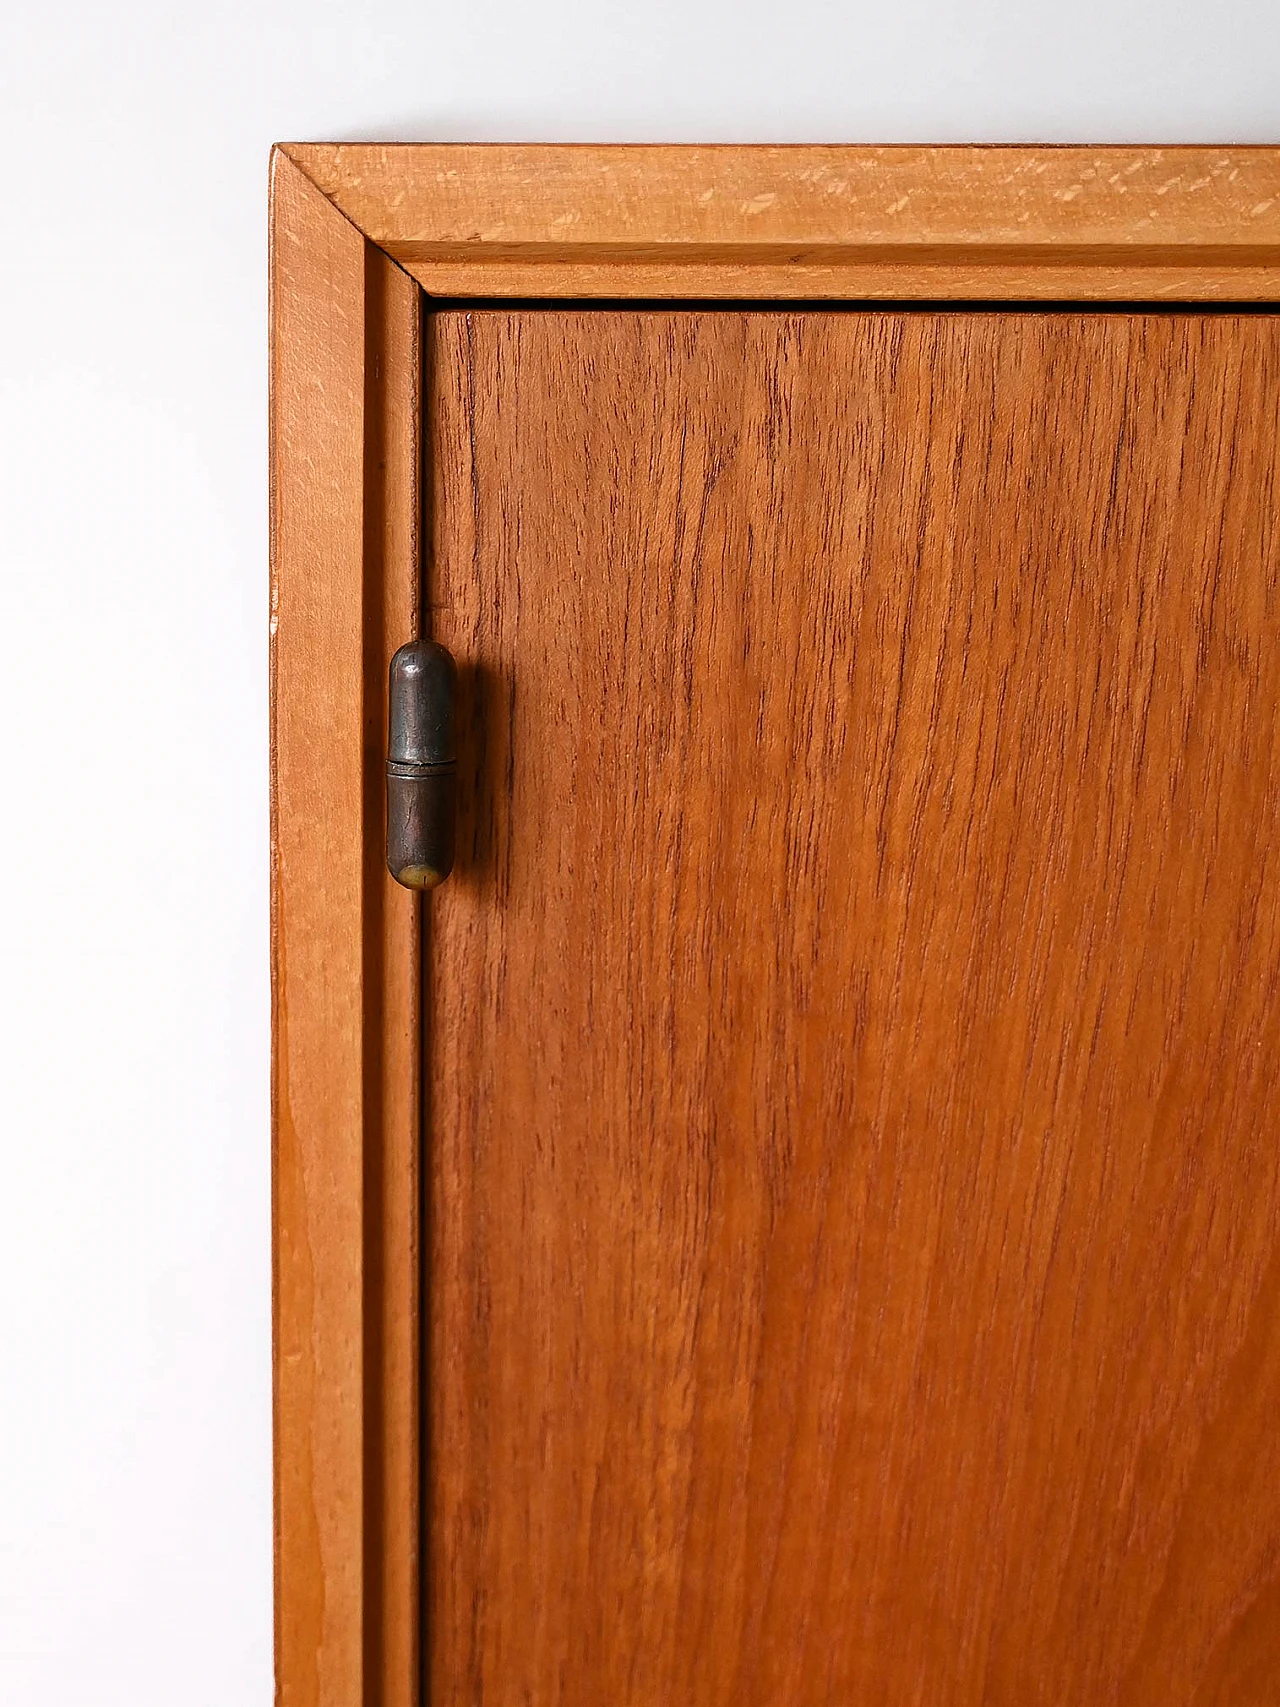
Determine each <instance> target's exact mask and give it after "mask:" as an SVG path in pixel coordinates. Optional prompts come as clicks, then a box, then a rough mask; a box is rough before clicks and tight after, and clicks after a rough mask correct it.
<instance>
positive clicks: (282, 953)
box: [271, 144, 1280, 1707]
mask: <svg viewBox="0 0 1280 1707" xmlns="http://www.w3.org/2000/svg"><path fill="white" fill-rule="evenodd" d="M271 182H272V192H271V193H272V204H271V205H272V215H271V257H272V274H271V382H272V396H271V445H272V477H271V559H272V593H271V633H272V694H271V707H272V745H271V765H272V980H273V982H272V989H273V1036H274V1056H273V1063H274V1064H273V1079H272V1086H273V1182H274V1293H275V1310H274V1327H275V1347H274V1368H275V1462H276V1650H277V1651H276V1671H277V1698H278V1700H280V1701H281V1702H283V1703H287V1704H288V1707H414V1704H415V1703H417V1702H418V1697H419V1684H418V1679H419V1669H420V1667H419V1653H418V1630H419V1615H418V1607H419V1591H418V1571H419V1522H418V1394H419V1390H420V1380H419V1367H418V1362H419V1354H418V1317H419V1310H418V1287H419V1281H418V1273H419V1257H418V1213H417V1212H418V1201H419V1190H418V1179H417V1147H418V1123H419V1085H418V1076H419V1046H418V1026H419V1014H420V1005H419V988H418V983H419V931H418V919H417V911H416V902H415V899H414V898H413V897H412V896H410V895H409V894H408V892H406V891H403V890H400V889H397V888H396V887H395V885H394V884H392V883H391V881H390V879H389V878H388V877H387V876H386V874H385V871H384V869H383V817H382V813H383V808H382V760H383V728H384V719H385V683H386V669H387V662H388V660H389V658H390V654H391V652H392V651H393V650H394V649H395V647H396V646H397V645H399V644H400V643H401V642H402V641H403V640H405V639H407V638H409V637H410V635H412V634H413V633H414V632H415V631H416V627H417V623H418V620H419V610H418V560H419V520H418V516H419V486H420V464H421V459H422V440H421V427H420V420H419V416H420V383H421V381H420V375H421V331H420V316H421V302H422V298H421V294H420V292H419V289H418V286H419V285H421V286H422V287H423V289H424V290H426V291H427V292H429V293H432V294H435V295H438V296H450V297H507V298H512V297H516V298H524V297H534V298H575V297H578V298H582V297H589V298H597V299H599V298H619V299H623V298H631V299H636V298H722V299H731V298H739V299H743V298H754V299H757V300H759V299H777V300H785V299H793V300H828V301H830V300H833V299H835V300H876V299H879V300H896V301H910V300H916V301H920V300H935V301H943V300H955V301H964V300H969V301H972V300H985V301H1017V300H1021V301H1054V300H1059V301H1062V300H1072V301H1087V300H1096V301H1100V302H1101V301H1121V302H1147V303H1151V302H1158V301H1178V302H1202V303H1212V302H1224V301H1235V302H1272V301H1275V300H1277V299H1280V149H1278V148H1200V147H1193V148H1165V149H1151V148H1031V147H1027V148H1007V147H991V148H979V147H959V148H956V147H952V148H857V147H808V146H805V147H789V148H772V147H771V148H758V147H717V148H705V147H685V148H654V147H507V146H496V145H495V146H471V145H467V146H444V145H435V144H431V145H395V146H384V145H365V144H361V145H320V144H308V145H305V146H286V147H281V148H278V149H276V150H275V152H274V154H273V157H272V181H271ZM415 281H416V282H415Z"/></svg>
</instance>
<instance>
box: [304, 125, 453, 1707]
mask: <svg viewBox="0 0 1280 1707" xmlns="http://www.w3.org/2000/svg"><path fill="white" fill-rule="evenodd" d="M271 303H272V333H271V379H272V397H271V442H272V492H271V515H272V609H271V631H272V754H271V758H272V990H273V1044H274V1053H273V1087H272V1088H273V1117H274V1143H273V1184H274V1288H275V1311H274V1316H275V1347H274V1377H275V1435H276V1450H275V1459H276V1642H277V1695H278V1698H279V1699H280V1700H281V1701H282V1702H285V1703H288V1704H289V1707H294V1704H297V1707H352V1704H353V1703H357V1702H362V1701H374V1700H376V1701H378V1702H380V1703H381V1702H386V1703H388V1704H392V1707H402V1704H409V1703H412V1702H413V1701H414V1700H415V1699H416V1669H417V1667H416V1629H417V1618H416V1592H417V1591H416V1568H417V1560H416V1530H417V1524H416V1497H417V1496H416V1485H417V1477H416V1414H415V1413H416V1399H415V1391H416V1349H415V1336H416V1326H415V1324H416V1311H417V1302H416V1301H417V1292H416V1227H415V1214H416V1212H415V1209H414V1205H415V1202H416V1186H415V1183H414V1177H415V1167H416V1162H415V1156H416V1119H417V1076H418V1072H417V1062H418V1021H417V977H416V965H417V946H416V912H415V908H414V904H413V901H412V899H411V898H410V897H409V896H408V895H407V894H404V893H402V892H400V891H398V890H396V889H395V888H394V886H393V885H392V884H391V883H390V880H389V879H388V878H387V876H386V873H385V871H384V869H383V864H382V854H381V848H382V829H383V819H382V804H381V787H382V784H381V762H382V751H383V740H384V737H383V735H382V732H381V728H382V723H383V720H384V718H385V685H384V684H385V680H386V665H387V659H388V656H389V653H390V650H391V649H393V648H394V646H395V645H396V644H398V643H399V642H400V641H401V640H403V639H404V638H406V637H407V635H408V634H409V633H410V632H411V631H412V626H413V622H414V618H415V611H416V600H417V594H416V583H417V565H416V557H417V536H416V530H417V523H416V497H417V480H418V476H417V467H418V449H417V425H416V407H417V397H418V378H417V375H418V371H419V348H418V291H417V287H416V286H414V285H413V284H412V283H411V281H409V280H408V279H406V278H405V277H404V276H403V274H401V273H400V272H399V270H398V269H397V268H395V267H394V265H393V263H391V262H389V261H388V260H387V259H386V258H385V257H384V256H382V255H381V254H380V253H379V252H378V251H377V250H376V249H374V248H373V246H372V245H370V244H368V243H366V241H365V240H364V238H362V237H361V235H360V233H359V232H358V231H356V230H355V228H354V227H353V226H352V225H351V224H350V223H349V222H348V221H347V220H345V219H344V218H343V217H342V216H341V215H340V214H338V213H337V211H336V210H335V209H334V208H333V207H332V206H331V205H330V204H329V203H328V202H327V201H326V200H325V199H324V197H323V196H321V195H320V194H319V192H318V191H317V190H316V189H315V188H314V187H313V186H312V185H311V184H310V183H309V182H308V181H307V180H306V179H305V177H304V176H303V175H302V174H301V173H300V172H299V171H297V169H296V168H294V167H293V166H292V165H291V164H290V163H289V162H288V161H287V160H286V159H284V158H283V157H281V156H280V155H277V156H276V158H275V161H274V170H273V183H272V281H271Z"/></svg>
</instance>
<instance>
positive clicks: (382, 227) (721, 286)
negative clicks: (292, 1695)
mask: <svg viewBox="0 0 1280 1707" xmlns="http://www.w3.org/2000/svg"><path fill="white" fill-rule="evenodd" d="M287 152H288V154H289V157H290V158H291V159H292V160H293V161H294V162H295V163H296V164H297V165H298V166H299V167H300V168H301V169H302V170H303V171H305V172H306V173H307V174H308V175H309V176H310V178H311V179H312V180H313V182H314V183H315V184H316V185H317V186H318V187H319V188H320V189H322V190H323V192H324V193H325V195H327V196H329V197H330V198H331V199H332V201H333V202H334V204H335V205H336V206H337V207H339V208H340V209H341V210H342V211H343V213H345V214H346V215H347V217H348V218H349V219H351V220H352V221H353V222H354V223H355V224H356V225H357V226H358V227H359V228H360V229H361V230H362V231H364V232H366V233H367V234H368V235H369V236H370V237H371V238H372V239H373V240H374V241H375V242H377V243H378V244H379V245H380V246H381V247H382V248H383V249H385V250H386V252H387V253H388V254H390V255H393V256H394V257H395V258H396V259H397V260H398V261H399V262H400V263H401V264H402V265H403V266H404V267H406V268H407V269H408V270H409V271H410V272H411V273H412V274H413V276H414V277H415V278H416V279H418V281H419V282H420V283H421V284H422V285H423V287H424V288H425V289H426V290H428V291H430V292H431V293H432V294H434V295H437V296H473V297H474V296H524V297H535V296H547V297H686V298H687V297H756V298H759V297H770V298H779V299H785V298H842V299H853V298H866V299H873V298H880V299H892V300H908V299H912V298H915V299H920V298H923V299H943V298H967V299H970V300H997V299H1001V300H1028V299H1046V300H1055V299H1057V300H1061V299H1067V300H1076V301H1083V300H1087V299H1091V298H1099V299H1111V300H1122V301H1125V300H1134V301H1144V300H1153V299H1159V298H1164V299H1170V300H1187V301H1190V300H1233V299H1234V300H1243V299H1251V300H1274V299H1275V298H1277V297H1280V149H1276V148H1243V147H1223V148H1205V147H1173V148H1116V147H1111V148H1074V147H1073V148H1046V147H1030V146H1027V147H987V148H978V147H972V146H966V147H893V148H870V147H849V146H812V145H803V146H789V147H742V146H721V147H706V146H684V147H671V146H616V145H613V146H565V145H558V146H557V145H546V144H542V145H523V146H520V145H509V144H456V143H452V144H430V143H408V144H401V145H394V144H382V143H307V144H290V145H288V150H287Z"/></svg>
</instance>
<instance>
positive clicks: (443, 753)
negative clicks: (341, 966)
mask: <svg viewBox="0 0 1280 1707" xmlns="http://www.w3.org/2000/svg"><path fill="white" fill-rule="evenodd" d="M457 695H458V672H457V667H456V666H455V664H454V661H453V658H452V656H451V655H450V654H449V652H447V651H446V650H445V648H444V647H443V646H439V645H437V644H436V642H435V641H434V640H411V641H410V642H409V644H408V645H407V646H402V647H401V648H400V650H399V651H398V652H397V653H396V655H395V657H394V658H393V659H392V660H391V674H390V681H389V685H388V696H387V706H388V730H387V869H388V870H389V871H390V873H391V875H392V877H394V878H395V880H396V882H397V883H403V884H404V886H405V887H406V888H407V889H434V888H435V887H436V886H437V884H440V883H443V882H444V880H445V878H446V877H448V875H449V873H450V872H451V871H452V870H453V852H454V837H455V819H456V816H457V791H458V749H457V713H456V706H457Z"/></svg>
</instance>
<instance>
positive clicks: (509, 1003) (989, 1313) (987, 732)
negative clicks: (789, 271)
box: [426, 311, 1280, 1707]
mask: <svg viewBox="0 0 1280 1707" xmlns="http://www.w3.org/2000/svg"><path fill="white" fill-rule="evenodd" d="M429 324H430V326H431V328H432V330H431V332H430V335H429V343H430V349H431V356H432V367H431V373H432V378H431V381H430V385H429V393H428V395H429V413H430V421H431V432H432V435H433V450H432V457H431V466H432V470H433V480H434V500H433V504H434V521H433V565H432V570H431V583H430V586H431V597H432V599H433V602H434V605H435V619H434V632H435V633H436V634H437V636H438V637H439V638H441V639H442V640H444V641H445V642H446V643H447V644H448V645H450V646H451V647H452V648H453V649H454V651H455V652H456V654H457V656H458V657H459V659H460V660H461V661H462V663H463V665H464V672H463V707H462V712H463V716H462V752H463V755H464V757H463V762H462V770H461V775H460V790H461V809H462V822H461V842H460V858H459V869H458V870H457V872H456V873H455V876H454V878H453V879H451V881H450V884H449V885H448V886H447V887H446V888H445V889H444V890H442V891H441V893H440V895H439V896H438V897H437V899H436V903H435V905H434V908H433V914H432V937H431V943H430V946H429V949H428V974H429V977H428V985H429V989H430V992H431V994H430V1003H431V1009H432V1011H431V1016H430V1018H431V1025H430V1028H429V1034H428V1043H427V1074H426V1083H427V1095H428V1099H429V1100H428V1111H429V1114H428V1119H429V1133H430V1142H431V1146H432V1187H431V1191H432V1209H431V1232H430V1251H431V1268H430V1274H431V1374H430V1381H431V1392H430V1417H429V1432H430V1473H429V1493H428V1499H429V1507H428V1510H429V1524H430V1536H431V1542H430V1545H431V1549H432V1567H431V1580H430V1608H431V1617H430V1625H429V1637H428V1641H429V1648H430V1653H429V1667H430V1678H431V1700H432V1702H433V1707H449V1704H451V1703H462V1702H468V1703H473V1702H483V1703H485V1704H486V1707H498V1704H502V1707H507V1704H515V1703H526V1702H534V1703H537V1704H538V1707H559V1704H564V1707H569V1704H573V1707H579V1704H581V1707H588V1704H590V1707H598V1704H599V1703H601V1702H608V1703H610V1704H612V1707H621V1704H623V1703H633V1704H637V1707H639V1704H643V1707H659V1704H661V1707H668V1704H670V1703H680V1704H681V1707H712V1704H717V1707H720V1704H724V1707H728V1704H730V1703H732V1704H734V1707H749V1704H753V1703H759V1704H761V1707H766V1704H767V1707H777V1704H778V1703H786V1704H787V1707H818V1704H820V1703H822V1704H826V1703H831V1702H851V1703H852V1702H857V1703H872V1702H876V1703H884V1704H889V1707H899V1704H906V1703H912V1704H919V1707H925V1704H929V1707H934V1704H944V1707H969V1704H973V1707H977V1704H979V1703H981V1704H984V1707H1005V1704H1007V1707H1028V1704H1032V1703H1045V1704H1046V1707H1047V1704H1053V1707H1084V1704H1088V1707H1102V1704H1104V1703H1117V1704H1123V1707H1140V1704H1145V1703H1151V1704H1152V1707H1180V1704H1189V1703H1196V1704H1197V1707H1208V1704H1210V1703H1212V1704H1215V1707H1216V1704H1222V1707H1226V1704H1227V1703H1231V1704H1232V1707H1254V1704H1257V1707H1262V1704H1264V1703H1266V1704H1270V1703H1273V1702H1274V1701H1275V1699H1276V1680H1277V1678H1280V1431H1277V1428H1276V1422H1275V1419H1276V1417H1277V1415H1278V1414H1280V1238H1278V1234H1277V1214H1278V1212H1280V1179H1278V1169H1280V1157H1278V1153H1277V1144H1276V1119H1275V1112H1274V1109H1275V1100H1276V1092H1277V1087H1278V1085H1280V1002H1278V1000H1277V995H1278V991H1277V982H1278V976H1280V906H1278V905H1277V899H1276V897H1277V869H1276V867H1277V858H1278V855H1277V848H1280V834H1278V832H1280V821H1278V820H1280V722H1278V709H1280V702H1278V692H1280V690H1278V683H1280V676H1278V674H1277V669H1276V659H1277V656H1278V647H1280V631H1278V627H1277V576H1278V574H1280V539H1278V537H1277V520H1276V518H1277V498H1278V496H1280V493H1278V489H1277V488H1278V478H1277V477H1278V472H1280V448H1278V447H1280V325H1278V323H1277V321H1276V320H1275V319H1274V318H1271V317H1257V316H1255V317H1236V316H1214V317H1196V316H1161V315H1118V316H1117V315H1108V316H1101V315H1092V316H1091V315H1089V314H1087V313H1069V314H1057V313H1055V314H1013V313H1006V314H999V315H991V314H968V315H966V314H934V313H915V314H897V313H867V314H842V315H830V314H822V313H818V312H812V313H807V314H802V313H789V312H788V313H779V314H760V313H757V314H752V313H743V312H729V311H726V312H722V313H698V312H670V313H668V312H653V313H634V312H614V311H607V312H606V311H599V312H595V313H590V312H582V311H576V312H568V311H566V312H563V313H530V312H514V311H513V312H479V311H477V312H474V313H462V312H450V313H442V314H439V315H436V316H432V317H431V319H430V322H429Z"/></svg>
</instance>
